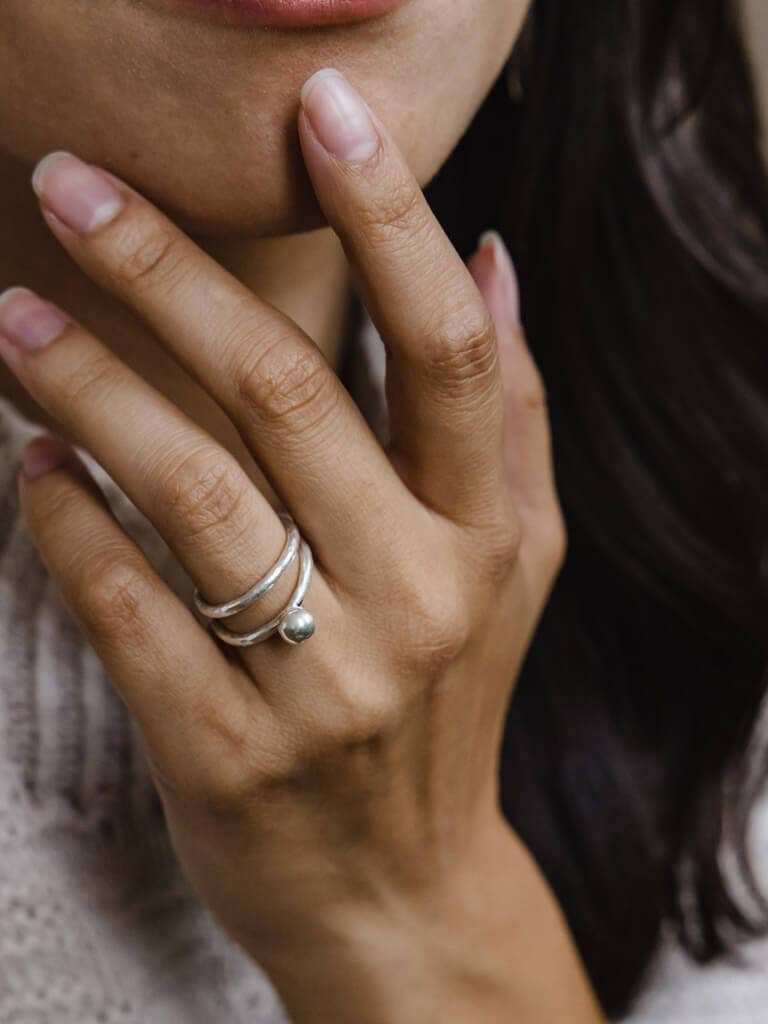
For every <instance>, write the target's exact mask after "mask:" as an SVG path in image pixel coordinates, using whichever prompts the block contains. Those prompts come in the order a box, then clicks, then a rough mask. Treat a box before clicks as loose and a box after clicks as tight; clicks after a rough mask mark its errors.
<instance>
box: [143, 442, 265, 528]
mask: <svg viewBox="0 0 768 1024" xmlns="http://www.w3.org/2000/svg"><path fill="white" fill-rule="evenodd" d="M249 486H250V485H249V481H248V479H247V477H246V476H245V474H244V473H243V472H242V471H241V470H240V468H239V467H238V466H237V464H236V463H235V462H234V460H233V459H232V458H231V457H230V456H228V455H227V454H226V453H225V452H224V451H223V450H218V449H216V450H214V451H207V450H198V451H195V452H194V453H192V454H191V455H188V456H187V457H186V458H184V459H182V460H181V462H178V463H177V464H176V465H174V466H173V467H172V468H171V469H169V470H167V471H166V472H165V473H164V474H161V475H160V483H159V484H158V492H159V503H160V507H161V509H162V511H163V514H164V518H166V521H168V520H171V519H172V520H174V521H175V522H183V524H184V529H185V533H186V536H187V537H188V538H190V539H195V538H198V537H200V536H202V535H204V534H209V533H212V532H216V531H221V530H225V529H227V528H228V527H231V526H232V524H233V523H234V522H235V520H236V519H237V515H238V512H239V510H240V508H241V507H242V504H243V502H244V500H245V496H246V492H247V490H248V487H249Z"/></svg>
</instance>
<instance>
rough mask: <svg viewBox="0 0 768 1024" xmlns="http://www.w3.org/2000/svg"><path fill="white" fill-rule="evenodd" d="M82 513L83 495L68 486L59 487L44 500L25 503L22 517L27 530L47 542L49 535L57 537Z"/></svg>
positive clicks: (39, 499) (38, 499)
mask: <svg viewBox="0 0 768 1024" xmlns="http://www.w3.org/2000/svg"><path fill="white" fill-rule="evenodd" d="M81 513H82V493H81V492H80V491H79V490H77V489H75V488H73V487H68V486H63V487H58V488H56V490H55V491H53V492H52V493H49V494H47V495H46V497H45V498H44V499H41V498H39V497H38V498H37V499H36V500H35V501H25V502H24V503H23V505H22V515H23V517H24V523H25V525H26V526H27V528H28V529H29V530H30V531H31V532H32V534H34V535H35V536H37V537H38V538H40V540H41V541H45V540H46V539H47V537H48V535H53V536H54V538H55V535H57V534H58V533H59V532H60V531H61V530H62V529H64V528H66V524H67V523H69V522H71V521H72V520H73V518H74V519H76V518H77V517H78V516H79V515H81Z"/></svg>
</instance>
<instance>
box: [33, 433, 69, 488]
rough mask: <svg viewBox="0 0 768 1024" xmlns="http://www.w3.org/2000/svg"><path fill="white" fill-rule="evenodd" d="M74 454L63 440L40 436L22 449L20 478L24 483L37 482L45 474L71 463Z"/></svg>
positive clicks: (52, 436) (50, 436)
mask: <svg viewBox="0 0 768 1024" xmlns="http://www.w3.org/2000/svg"><path fill="white" fill-rule="evenodd" d="M74 458H75V453H74V451H73V450H72V447H71V446H70V445H69V444H67V442H66V441H64V440H63V438H60V437H57V436H56V435H54V434H41V435H40V436H39V437H36V438H34V439H33V440H32V441H30V442H29V443H28V444H27V446H26V447H25V448H24V451H23V452H22V456H21V473H20V477H21V478H23V479H24V480H26V481H34V480H38V479H39V478H40V477H42V476H44V475H45V474H46V473H50V472H52V471H53V470H55V469H59V468H61V467H62V466H64V465H66V464H67V463H70V462H72V460H73V459H74Z"/></svg>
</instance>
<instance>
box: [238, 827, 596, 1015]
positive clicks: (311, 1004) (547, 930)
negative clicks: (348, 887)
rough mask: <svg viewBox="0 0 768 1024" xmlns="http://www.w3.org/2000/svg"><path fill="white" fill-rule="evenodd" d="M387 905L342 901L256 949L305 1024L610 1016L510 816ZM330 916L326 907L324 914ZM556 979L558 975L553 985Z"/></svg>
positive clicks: (291, 1009) (290, 1009)
mask: <svg viewBox="0 0 768 1024" xmlns="http://www.w3.org/2000/svg"><path fill="white" fill-rule="evenodd" d="M483 846H484V850H483V856H482V858H481V859H479V860H478V859H473V860H472V861H471V862H467V863H465V864H462V865H459V866H454V867H452V868H451V870H449V871H446V873H445V876H444V877H443V878H442V879H441V880H439V881H435V880H434V879H433V882H432V884H430V885H429V886H428V887H426V888H424V889H422V890H420V891H419V892H415V893H409V894H408V895H407V896H403V895H402V894H398V895H397V896H395V897H388V898H387V899H386V900H385V901H381V902H382V903H385V904H386V906H385V907H382V906H381V905H376V906H374V905H373V904H372V903H365V904H361V903H354V904H351V905H345V906H344V907H343V908H342V907H340V906H338V905H337V906H335V907H334V908H333V909H331V910H327V909H326V911H325V912H324V913H323V914H322V917H321V919H314V918H313V919H312V920H309V919H307V920H305V921H303V922H300V924H301V925H302V927H301V928H300V929H297V931H299V934H298V935H297V934H296V933H295V932H294V933H293V935H292V937H291V939H290V941H286V942H281V943H280V944H279V946H278V945H272V946H271V948H270V950H269V951H268V953H267V954H266V955H260V956H258V957H257V959H259V961H260V963H261V964H262V966H263V967H264V968H265V969H266V971H267V972H268V974H269V975H270V977H271V978H272V980H273V982H274V984H275V985H276V987H277V989H278V991H279V992H280V994H281V997H282V998H283V1001H284V1003H285V1006H286V1009H287V1010H288V1012H289V1015H290V1017H291V1020H292V1021H294V1022H295V1024H304V1022H309V1021H311V1022H312V1024H325V1022H326V1021H327V1022H329V1024H330V1022H331V1021H333V1024H346V1022H347V1021H348V1022H349V1024H411V1022H413V1024H417V1022H418V1024H426V1022H430V1021H432V1020H435V1021H438V1020H439V1021H440V1024H454V1022H455V1024H466V1022H467V1021H468V1020H471V1021H472V1022H473V1024H497V1022H498V1024H502V1022H503V1024H511V1022H514V1024H535V1022H538V1021H543V1020H552V1019H564V1020H565V1019H567V1020H569V1022H571V1024H596V1022H598V1021H600V1020H602V1017H601V1016H600V1014H599V1011H598V1009H597V1006H596V1003H595V1001H594V998H593V997H592V995H591V992H590V989H589V985H588V983H587V981H586V979H585V977H584V974H583V971H582V969H581V966H580V964H579V961H578V956H577V954H576V952H575V950H574V948H573V944H572V942H571V939H570V935H569V933H568V930H567V927H566V925H565V923H564V921H563V919H562V915H561V914H560V911H559V908H558V907H557V904H556V902H555V900H554V898H553V896H552V893H551V891H550V890H549V887H548V886H547V885H546V882H545V881H544V879H543V878H542V876H541V874H540V872H539V871H538V869H537V868H536V865H535V864H534V862H533V860H532V859H531V857H530V855H529V854H528V852H527V850H526V849H525V848H524V846H523V845H522V843H520V841H519V840H518V839H517V837H516V836H515V835H514V833H512V832H511V830H509V829H508V827H507V826H506V825H505V824H504V825H503V827H500V828H498V829H497V830H495V831H493V832H492V833H491V835H489V836H488V837H487V838H486V839H485V841H484V843H483ZM318 918H320V915H318ZM554 979H556V981H557V984H553V980H554Z"/></svg>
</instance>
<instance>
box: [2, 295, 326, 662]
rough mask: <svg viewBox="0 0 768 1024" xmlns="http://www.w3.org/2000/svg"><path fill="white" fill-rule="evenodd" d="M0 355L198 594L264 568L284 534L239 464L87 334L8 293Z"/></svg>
mask: <svg viewBox="0 0 768 1024" xmlns="http://www.w3.org/2000/svg"><path fill="white" fill-rule="evenodd" d="M0 355H2V356H3V358H4V359H5V361H6V362H7V364H8V365H9V367H10V368H11V369H12V370H13V372H14V373H15V374H16V376H17V377H18V379H19V380H20V382H21V383H22V384H23V385H24V386H25V387H26V388H27V390H28V391H29V392H30V394H31V395H32V396H33V398H34V399H35V400H36V401H37V402H38V403H39V404H40V405H41V406H42V407H43V408H45V409H46V410H47V411H48V412H49V413H50V414H51V415H52V416H53V417H54V419H56V420H57V421H58V423H60V424H61V425H62V427H63V429H64V431H65V432H66V433H67V434H68V436H69V437H70V438H71V439H72V440H73V441H75V442H76V443H78V444H80V445H82V446H83V447H84V448H85V449H86V450H88V451H89V452H91V453H92V455H93V456H94V457H95V459H96V460H97V461H98V462H99V463H100V464H101V465H102V466H103V467H104V468H105V469H106V471H107V472H108V473H109V474H110V475H111V476H112V477H113V478H114V479H115V481H116V482H117V483H118V484H119V485H120V487H121V488H122V489H123V490H124V491H125V493H126V494H127V495H128V497H129V498H131V500H132V501H133V502H134V503H135V504H136V505H137V507H138V508H139V509H141V511H142V512H143V513H144V514H145V515H146V516H147V518H148V519H150V520H151V521H152V522H153V523H154V524H155V526H156V527H157V529H158V530H159V532H160V533H161V535H162V536H163V537H164V539H165V540H166V541H167V543H168V544H169V546H170V547H171V549H172V550H173V551H174V553H175V554H176V555H177V557H178V558H179V560H180V562H181V563H182V565H183V566H184V567H185V569H186V570H187V572H188V573H189V575H190V576H191V577H192V579H193V581H194V582H195V584H196V585H197V587H198V588H199V589H200V590H201V592H202V594H203V595H204V597H205V598H206V599H207V600H209V601H212V602H218V601H223V600H226V599H229V598H232V596H233V595H235V594H240V593H243V592H245V591H246V590H248V589H249V588H250V587H251V586H252V585H253V583H254V582H255V581H256V580H257V579H259V578H260V577H261V576H262V575H263V574H264V573H265V572H266V571H267V570H268V569H269V568H270V566H271V565H272V563H273V562H274V560H275V558H276V557H277V555H278V553H279V552H280V550H281V548H282V546H283V542H284V539H285V529H284V527H283V525H282V523H281V522H280V520H279V518H278V517H277V515H276V514H275V512H274V511H273V510H272V508H271V507H270V505H269V504H268V502H267V501H266V499H265V498H264V497H263V495H262V494H261V493H260V492H259V491H258V490H257V488H256V487H255V486H254V485H253V483H252V482H251V480H250V479H249V477H248V476H247V474H246V473H245V471H244V469H243V468H242V467H241V466H240V465H239V463H238V462H237V459H236V458H235V457H234V456H233V455H232V454H230V453H229V452H227V451H226V450H225V449H224V448H222V447H221V446H220V445H219V444H218V443H217V442H216V441H215V440H214V439H213V438H212V437H211V436H210V435H208V434H207V433H206V432H205V431H204V430H202V429H201V428H200V427H198V426H197V425H196V424H195V423H194V422H193V421H192V420H190V419H189V418H188V417H187V416H186V415H185V414H184V413H182V412H181V411H180V410H179V409H178V408H177V407H176V406H175V405H173V403H172V402H170V401H169V400H168V399H166V398H165V397H164V396H163V395H161V394H160V393H159V392H157V391H155V389H153V388H152V387H151V386H150V385H149V384H147V383H146V382H145V381H144V380H142V378H141V377H139V376H138V374H136V373H135V372H134V371H133V370H131V369H130V368H129V367H127V366H126V365H125V364H124V363H123V362H122V361H121V360H120V359H118V358H117V357H116V356H115V355H114V354H113V353H112V352H111V351H109V350H108V349H107V348H106V346H104V345H103V344H102V343H101V342H100V341H98V340H97V339H96V338H95V337H94V336H93V335H91V334H90V333H89V332H87V331H86V330H84V329H83V328H82V327H81V326H79V325H78V324H76V323H74V322H73V321H72V320H71V319H70V318H69V317H67V316H66V314H64V313H63V312H61V311H60V310H59V309H57V308H56V307H54V306H52V305H51V304H50V303H48V302H45V301H44V300H42V299H40V298H39V297H38V296H36V295H34V294H33V293H32V292H30V291H27V290H26V289H11V290H10V291H9V292H6V293H5V295H4V296H3V297H2V298H0ZM295 575H296V573H295V571H287V572H286V573H285V577H284V578H282V579H281V580H280V582H279V583H278V584H277V585H276V586H275V588H274V590H273V591H272V592H270V593H269V594H266V595H265V596H264V597H263V598H262V599H260V600H259V601H258V604H257V606H255V607H254V608H251V609H248V610H246V611H243V612H240V613H239V614H238V615H237V616H235V617H232V618H231V619H228V620H227V626H228V627H229V628H232V629H235V630H237V631H241V630H248V629H252V628H254V627H255V626H256V625H257V624H259V623H261V622H263V621H265V620H266V619H268V618H270V617H271V616H272V615H273V614H275V613H276V612H277V611H278V610H279V609H280V608H281V607H282V605H283V604H284V603H285V599H286V597H287V596H288V593H289V591H290V589H291V587H292V586H293V583H294V580H295ZM311 600H312V609H313V611H317V610H318V607H319V608H322V606H323V604H324V603H325V602H327V601H328V600H331V597H330V593H329V591H328V589H327V588H326V587H324V586H323V584H322V579H321V577H320V576H319V574H316V575H315V577H314V581H313V587H312V591H311ZM257 609H258V610H257ZM248 650H252V649H246V651H244V652H243V653H244V654H245V656H246V660H247V659H248V657H249V655H248Z"/></svg>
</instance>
